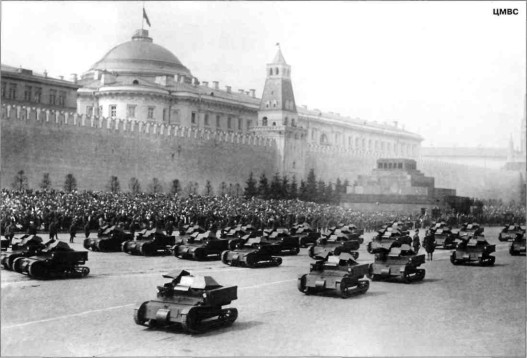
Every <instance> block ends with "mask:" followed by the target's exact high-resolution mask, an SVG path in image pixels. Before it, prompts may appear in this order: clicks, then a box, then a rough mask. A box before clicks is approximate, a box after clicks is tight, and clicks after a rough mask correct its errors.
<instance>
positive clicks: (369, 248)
mask: <svg viewBox="0 0 527 358" xmlns="http://www.w3.org/2000/svg"><path fill="white" fill-rule="evenodd" d="M366 251H368V253H370V254H373V250H372V248H371V241H370V242H368V245H366Z"/></svg>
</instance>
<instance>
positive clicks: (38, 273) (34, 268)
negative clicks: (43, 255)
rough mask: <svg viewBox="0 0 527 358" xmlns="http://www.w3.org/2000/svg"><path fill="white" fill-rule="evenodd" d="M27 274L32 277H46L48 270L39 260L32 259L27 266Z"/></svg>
mask: <svg viewBox="0 0 527 358" xmlns="http://www.w3.org/2000/svg"><path fill="white" fill-rule="evenodd" d="M28 273H29V276H31V277H34V278H48V277H49V270H48V269H47V268H46V267H45V266H44V264H43V263H42V262H41V261H34V262H32V263H30V264H29V266H28Z"/></svg>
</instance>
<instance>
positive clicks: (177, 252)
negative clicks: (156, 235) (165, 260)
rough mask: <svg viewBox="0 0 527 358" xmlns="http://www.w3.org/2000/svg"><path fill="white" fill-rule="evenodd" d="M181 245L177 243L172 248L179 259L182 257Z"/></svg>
mask: <svg viewBox="0 0 527 358" xmlns="http://www.w3.org/2000/svg"><path fill="white" fill-rule="evenodd" d="M180 246H181V245H175V246H174V247H173V248H172V252H173V253H174V257H177V258H178V259H179V258H181V255H180V254H179V247H180Z"/></svg>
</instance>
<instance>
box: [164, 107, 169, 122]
mask: <svg viewBox="0 0 527 358" xmlns="http://www.w3.org/2000/svg"><path fill="white" fill-rule="evenodd" d="M167 121H168V109H166V108H163V123H166V122H167Z"/></svg>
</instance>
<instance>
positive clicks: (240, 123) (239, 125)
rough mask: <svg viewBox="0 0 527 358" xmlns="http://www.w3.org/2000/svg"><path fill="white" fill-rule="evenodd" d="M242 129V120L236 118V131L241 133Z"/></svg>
mask: <svg viewBox="0 0 527 358" xmlns="http://www.w3.org/2000/svg"><path fill="white" fill-rule="evenodd" d="M242 128H243V125H242V119H241V118H238V130H239V131H241V130H242Z"/></svg>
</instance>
